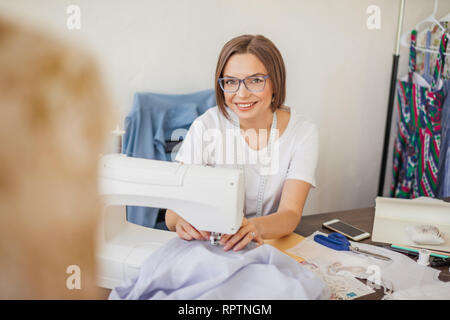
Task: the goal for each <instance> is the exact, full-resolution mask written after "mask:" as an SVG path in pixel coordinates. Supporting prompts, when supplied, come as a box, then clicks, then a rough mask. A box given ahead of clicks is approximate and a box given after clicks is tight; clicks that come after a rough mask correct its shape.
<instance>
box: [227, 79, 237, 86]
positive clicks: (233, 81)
mask: <svg viewBox="0 0 450 320" xmlns="http://www.w3.org/2000/svg"><path fill="white" fill-rule="evenodd" d="M225 84H227V85H229V86H232V85H234V84H236V80H231V79H228V80H225Z"/></svg>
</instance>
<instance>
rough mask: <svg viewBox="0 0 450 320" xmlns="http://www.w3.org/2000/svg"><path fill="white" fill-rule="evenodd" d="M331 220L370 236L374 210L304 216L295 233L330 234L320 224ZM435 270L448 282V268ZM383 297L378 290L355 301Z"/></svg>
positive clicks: (365, 209)
mask: <svg viewBox="0 0 450 320" xmlns="http://www.w3.org/2000/svg"><path fill="white" fill-rule="evenodd" d="M446 200H448V199H446ZM332 219H340V220H342V221H344V222H347V223H348V224H351V225H352V226H355V227H357V228H359V229H361V230H364V231H367V232H370V234H372V231H373V222H374V219H375V208H363V209H355V210H345V211H337V212H330V213H322V214H316V215H311V216H304V217H302V219H301V221H300V224H299V225H298V227H297V229H296V230H295V232H296V233H298V234H299V235H301V236H304V237H307V236H310V235H311V234H312V233H314V232H315V231H321V232H324V233H330V232H332V231H330V230H329V229H326V228H324V227H322V223H323V222H325V221H328V220H332ZM360 242H361V243H367V244H372V245H385V244H382V243H377V242H372V241H371V238H368V239H364V240H362V241H360ZM435 269H438V270H441V276H440V278H442V279H445V281H449V280H450V272H449V267H448V266H446V267H437V268H435ZM383 295H384V289H379V290H376V292H374V293H372V294H370V295H367V296H364V297H360V298H357V300H379V299H381V298H382V297H383Z"/></svg>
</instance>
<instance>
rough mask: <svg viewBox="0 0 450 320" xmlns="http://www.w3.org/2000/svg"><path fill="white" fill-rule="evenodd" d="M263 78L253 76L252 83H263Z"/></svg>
mask: <svg viewBox="0 0 450 320" xmlns="http://www.w3.org/2000/svg"><path fill="white" fill-rule="evenodd" d="M262 81H263V80H262V79H261V78H253V79H252V83H261V82H262Z"/></svg>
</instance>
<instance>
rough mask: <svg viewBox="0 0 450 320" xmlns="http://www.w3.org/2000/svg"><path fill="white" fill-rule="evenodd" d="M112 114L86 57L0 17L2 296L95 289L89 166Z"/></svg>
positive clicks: (96, 205) (96, 203)
mask: <svg viewBox="0 0 450 320" xmlns="http://www.w3.org/2000/svg"><path fill="white" fill-rule="evenodd" d="M113 120H114V118H113V110H112V109H111V103H110V101H109V99H108V95H107V94H106V92H105V89H104V87H103V84H102V81H101V78H100V75H99V72H98V70H97V66H96V64H95V63H94V62H93V60H92V59H91V58H90V57H87V56H86V55H84V54H83V53H80V52H79V50H78V49H76V48H73V47H68V46H66V45H65V44H63V43H61V42H59V41H58V40H55V39H52V38H50V37H47V36H46V35H44V34H41V33H39V32H36V31H34V30H31V29H26V28H24V27H21V26H18V25H15V24H13V23H11V22H8V21H5V20H2V18H0V144H1V149H0V299H92V298H97V297H98V292H97V290H98V288H97V287H96V286H95V283H96V281H95V280H96V263H95V245H96V232H97V224H98V219H99V214H100V198H99V197H98V187H97V167H98V160H99V156H100V153H101V152H102V150H103V147H104V142H105V140H106V138H107V135H108V132H109V130H110V128H112V127H113ZM71 266H75V269H76V268H77V267H79V271H80V274H79V276H80V277H79V280H80V282H79V284H80V286H79V289H77V288H73V286H72V289H69V288H70V287H71V286H70V285H68V284H70V283H71V280H68V279H69V278H70V277H71V276H72V275H74V268H73V267H71ZM67 272H69V273H67Z"/></svg>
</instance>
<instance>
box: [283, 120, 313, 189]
mask: <svg viewBox="0 0 450 320" xmlns="http://www.w3.org/2000/svg"><path fill="white" fill-rule="evenodd" d="M299 141H300V142H299V143H298V144H297V145H296V147H295V148H294V152H293V154H292V157H291V161H290V163H289V167H288V171H287V176H286V179H297V180H302V181H305V182H308V183H310V184H311V185H312V186H313V187H316V179H315V175H316V167H317V160H318V154H319V133H318V130H317V127H316V125H314V124H311V126H310V128H309V130H308V131H307V132H306V134H305V136H304V137H303V138H300V139H299Z"/></svg>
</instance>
